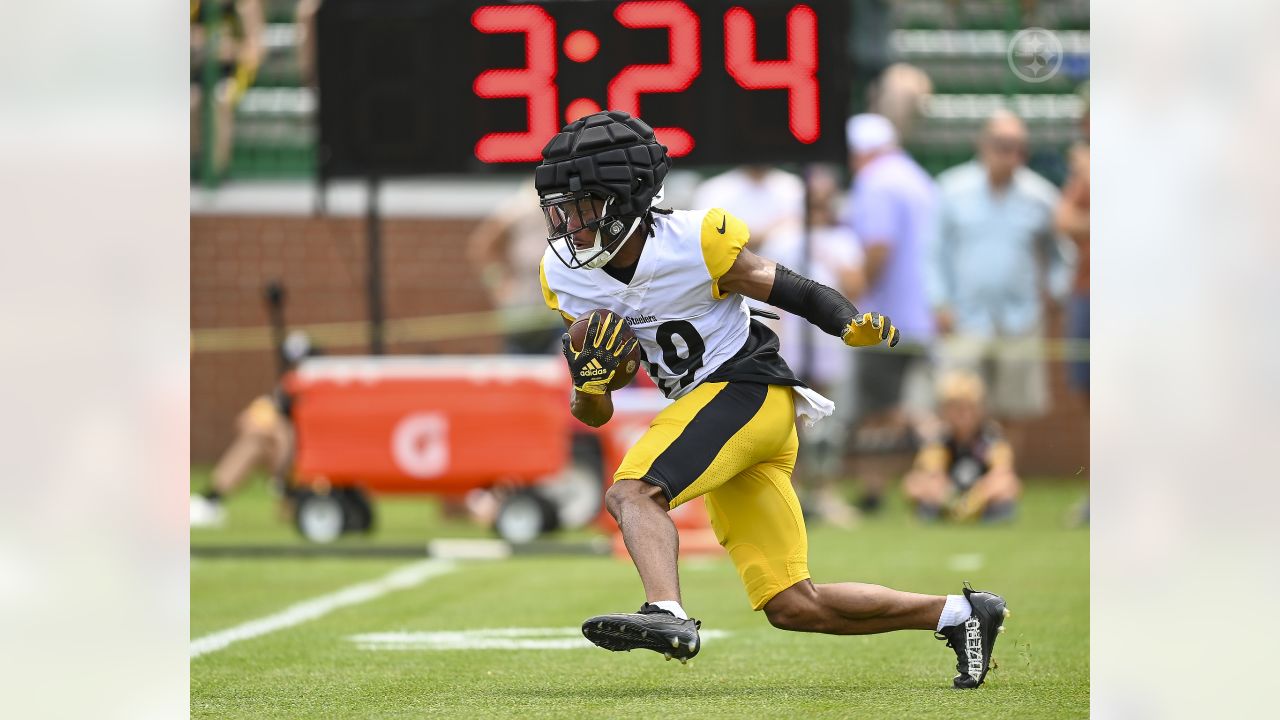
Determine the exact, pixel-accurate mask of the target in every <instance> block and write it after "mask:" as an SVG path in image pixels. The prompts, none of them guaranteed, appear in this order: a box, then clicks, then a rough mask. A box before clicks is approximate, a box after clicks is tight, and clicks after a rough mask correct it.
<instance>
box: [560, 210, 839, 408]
mask: <svg viewBox="0 0 1280 720" xmlns="http://www.w3.org/2000/svg"><path fill="white" fill-rule="evenodd" d="M653 217H654V223H655V224H654V235H653V236H652V237H649V238H646V242H645V247H644V251H643V252H642V253H640V260H639V262H638V263H637V264H636V268H635V274H634V275H633V276H632V278H631V282H630V283H623V282H621V281H619V280H617V279H615V278H614V277H612V276H610V275H609V274H608V273H606V272H605V271H604V270H601V269H597V270H592V269H588V268H581V269H571V268H568V267H565V265H564V264H563V263H561V262H560V260H559V259H558V258H557V257H556V256H555V254H554V253H553V252H552V250H551V249H550V248H548V249H547V252H546V253H545V254H544V255H543V257H542V264H541V266H540V275H541V278H542V294H543V299H544V300H545V301H546V303H547V305H548V306H549V307H550V308H551V309H553V310H556V311H558V312H559V313H560V314H561V315H563V316H564V318H565V319H566V320H570V321H572V320H575V319H577V318H578V317H581V316H582V315H584V314H586V313H588V312H590V311H591V310H595V309H596V308H604V309H606V310H610V311H612V312H613V313H614V314H616V315H619V316H621V317H624V318H626V320H627V323H628V324H629V325H630V326H631V329H632V331H634V332H635V334H636V338H637V339H638V340H639V341H640V350H641V354H642V355H643V357H644V359H643V363H644V367H645V370H646V371H647V372H648V373H649V376H650V377H652V378H653V380H654V382H655V383H656V384H657V385H658V387H659V389H661V390H662V392H663V394H664V395H666V396H667V397H668V398H671V399H673V400H674V399H676V398H679V397H681V396H683V395H685V394H686V393H688V392H689V391H690V390H692V389H693V388H694V387H696V386H697V385H698V384H700V383H702V382H703V381H706V380H710V381H712V382H721V381H730V380H738V381H745V382H761V383H768V384H773V385H791V386H799V387H798V388H797V390H798V391H799V393H800V395H801V397H802V398H803V399H804V400H806V402H804V403H797V412H798V413H800V414H804V415H808V416H809V417H810V419H812V420H816V419H818V418H820V417H824V416H826V415H828V414H830V412H831V402H830V401H829V400H827V399H826V398H823V397H822V396H821V395H818V394H817V393H814V392H813V391H811V390H809V389H808V388H805V387H803V384H802V383H801V382H800V381H799V380H797V379H796V377H795V375H794V374H793V373H792V372H791V369H790V368H789V367H787V364H786V361H784V360H783V359H782V357H781V356H780V355H778V338H777V336H776V335H774V333H773V331H772V330H770V329H768V328H767V327H765V326H764V325H763V324H762V323H760V322H757V321H752V320H751V317H750V314H749V311H748V309H747V303H746V299H745V298H743V297H742V296H741V295H739V294H737V293H724V292H722V291H721V290H720V287H719V280H720V278H721V277H723V276H724V274H725V273H726V272H728V271H729V268H730V267H731V266H732V265H733V262H734V260H736V259H737V257H738V254H739V253H740V252H741V251H742V248H743V246H745V245H746V243H747V237H748V232H747V226H746V225H745V224H743V222H742V221H741V220H738V219H737V218H735V217H734V216H732V215H730V214H728V213H726V212H725V211H724V210H721V209H720V208H713V209H711V210H700V211H695V210H676V211H675V212H673V213H672V214H670V215H667V214H661V213H655V214H654V216H653ZM559 242H561V243H565V242H567V240H560V241H559ZM630 242H634V240H632V241H630ZM557 249H558V250H559V251H560V253H561V254H562V255H566V256H568V255H570V254H571V252H570V251H569V249H568V248H566V247H560V248H557ZM802 406H803V407H802Z"/></svg>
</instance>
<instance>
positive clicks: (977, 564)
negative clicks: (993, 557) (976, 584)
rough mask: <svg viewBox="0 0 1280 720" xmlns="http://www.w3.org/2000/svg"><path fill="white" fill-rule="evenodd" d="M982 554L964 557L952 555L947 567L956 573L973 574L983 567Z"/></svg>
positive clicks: (967, 554) (970, 554) (965, 555)
mask: <svg viewBox="0 0 1280 720" xmlns="http://www.w3.org/2000/svg"><path fill="white" fill-rule="evenodd" d="M983 562H984V561H983V557H982V553H964V554H962V555H952V556H951V559H950V560H948V561H947V567H949V568H951V569H952V570H954V571H956V572H973V571H975V570H981V569H982V565H983Z"/></svg>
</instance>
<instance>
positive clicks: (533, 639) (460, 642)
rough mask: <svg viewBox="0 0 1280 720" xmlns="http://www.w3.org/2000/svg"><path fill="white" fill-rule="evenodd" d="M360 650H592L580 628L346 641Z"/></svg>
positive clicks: (719, 633)
mask: <svg viewBox="0 0 1280 720" xmlns="http://www.w3.org/2000/svg"><path fill="white" fill-rule="evenodd" d="M728 636H729V633H728V631H725V630H703V631H702V632H701V633H700V638H701V640H703V641H705V640H707V639H708V638H711V639H713V640H715V639H719V638H724V637H728ZM347 639H348V640H350V641H351V642H353V643H355V644H356V647H358V648H359V649H361V650H581V649H583V648H594V647H595V645H592V644H591V642H590V641H589V640H587V639H586V638H584V637H582V629H581V628H576V627H567V628H486V629H482V630H461V631H449V632H382V633H364V634H361V635H352V636H351V637H349V638H347Z"/></svg>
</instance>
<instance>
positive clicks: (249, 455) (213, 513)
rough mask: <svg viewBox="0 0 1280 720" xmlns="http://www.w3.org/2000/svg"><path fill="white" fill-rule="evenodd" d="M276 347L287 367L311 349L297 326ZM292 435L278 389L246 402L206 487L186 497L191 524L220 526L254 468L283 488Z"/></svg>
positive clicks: (285, 400) (284, 398) (284, 401)
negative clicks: (228, 505) (228, 504)
mask: <svg viewBox="0 0 1280 720" xmlns="http://www.w3.org/2000/svg"><path fill="white" fill-rule="evenodd" d="M281 350H282V352H283V355H284V358H285V361H286V363H287V366H288V367H293V366H296V365H297V364H298V363H299V362H301V361H302V359H303V358H305V357H308V356H310V355H314V354H316V351H315V349H314V348H313V347H312V346H311V341H310V339H309V338H308V337H307V335H306V333H303V332H301V331H294V332H292V333H289V335H288V337H287V338H285V341H284V347H283V348H282V349H281ZM293 440H294V437H293V423H292V422H291V421H290V420H289V409H288V397H287V396H286V395H285V394H284V392H283V391H282V390H281V389H280V388H276V389H275V390H274V391H273V392H272V393H271V394H268V395H259V396H258V397H256V398H254V399H253V400H252V401H250V403H249V405H248V407H246V408H245V409H244V410H242V411H241V412H240V415H239V416H238V417H237V418H236V436H235V438H234V439H233V440H232V441H231V445H229V446H228V447H227V449H226V450H225V451H223V453H222V457H220V458H218V464H217V465H214V467H213V472H212V473H211V475H210V482H209V487H207V488H206V489H205V490H204V492H202V493H200V494H198V495H192V496H191V527H220V526H221V525H222V524H223V523H224V522H225V521H226V510H225V508H224V507H223V501H224V500H225V499H226V498H227V497H229V496H231V495H232V494H234V493H235V492H236V491H237V490H239V489H240V488H241V487H243V486H244V483H245V481H247V480H248V479H249V477H250V476H251V475H252V474H253V473H254V471H256V470H263V471H266V472H267V473H269V474H270V475H271V479H272V482H273V484H274V485H275V486H276V489H277V490H279V491H280V492H281V493H283V492H284V490H285V489H286V487H287V485H288V481H289V470H290V466H291V465H292V463H293V448H294V445H293Z"/></svg>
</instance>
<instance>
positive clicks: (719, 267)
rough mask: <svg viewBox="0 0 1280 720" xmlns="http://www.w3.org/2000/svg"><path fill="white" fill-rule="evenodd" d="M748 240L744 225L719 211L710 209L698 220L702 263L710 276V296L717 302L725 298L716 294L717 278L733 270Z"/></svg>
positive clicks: (717, 288)
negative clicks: (700, 229) (699, 221)
mask: <svg viewBox="0 0 1280 720" xmlns="http://www.w3.org/2000/svg"><path fill="white" fill-rule="evenodd" d="M750 236H751V233H750V232H749V231H748V230H747V224H746V223H744V222H742V221H741V220H739V219H738V218H736V217H734V216H732V215H730V214H729V213H727V212H725V211H724V210H723V209H722V208H712V209H711V210H708V211H707V214H706V216H705V217H703V218H702V260H703V262H705V263H706V264H707V272H708V273H710V275H711V294H712V295H713V296H714V297H715V298H716V299H717V300H720V299H722V298H724V297H725V296H726V294H725V293H722V292H720V278H722V277H724V274H725V273H727V272H729V268H731V267H733V261H734V260H737V259H738V253H740V252H742V248H743V247H744V246H746V244H747V238H749V237H750Z"/></svg>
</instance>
